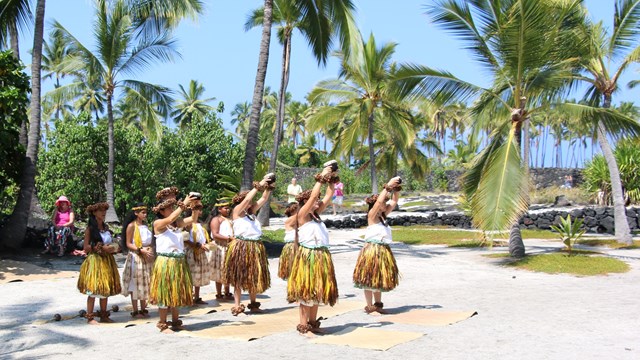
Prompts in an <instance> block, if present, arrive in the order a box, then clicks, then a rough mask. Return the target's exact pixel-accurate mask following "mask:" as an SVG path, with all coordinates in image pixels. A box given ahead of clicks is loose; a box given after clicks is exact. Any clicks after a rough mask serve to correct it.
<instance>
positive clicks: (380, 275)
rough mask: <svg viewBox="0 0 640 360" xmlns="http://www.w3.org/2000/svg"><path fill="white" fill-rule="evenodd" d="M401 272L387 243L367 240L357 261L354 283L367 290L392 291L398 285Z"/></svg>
mask: <svg viewBox="0 0 640 360" xmlns="http://www.w3.org/2000/svg"><path fill="white" fill-rule="evenodd" d="M399 278H400V272H399V271H398V265H397V264H396V259H395V257H394V256H393V252H391V248H389V245H387V244H380V243H372V242H367V243H366V244H365V245H364V247H363V248H362V250H360V255H358V260H357V261H356V267H355V269H354V270H353V283H354V285H355V286H356V287H358V288H362V289H366V290H378V291H390V290H393V289H394V288H395V287H396V286H398V283H399Z"/></svg>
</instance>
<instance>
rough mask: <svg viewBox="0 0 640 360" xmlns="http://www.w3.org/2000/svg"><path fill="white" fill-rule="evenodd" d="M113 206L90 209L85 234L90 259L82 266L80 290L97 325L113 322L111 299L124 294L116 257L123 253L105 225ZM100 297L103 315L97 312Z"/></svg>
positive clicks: (98, 205) (89, 321)
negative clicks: (96, 318) (108, 302)
mask: <svg viewBox="0 0 640 360" xmlns="http://www.w3.org/2000/svg"><path fill="white" fill-rule="evenodd" d="M108 208H109V204H107V203H97V204H93V205H90V206H88V207H87V214H88V215H89V223H88V225H87V230H86V231H85V233H84V251H85V253H86V254H87V257H86V258H85V259H84V262H83V263H82V266H81V267H80V276H79V277H78V290H79V291H80V292H81V293H83V294H85V295H87V296H88V297H87V314H86V315H85V317H86V319H87V322H88V323H89V324H92V325H94V324H97V321H96V320H95V319H94V317H95V316H96V315H98V316H99V317H100V322H102V323H111V322H113V320H111V319H110V318H109V315H110V313H109V312H108V311H107V300H108V297H109V296H113V295H117V294H120V290H121V286H120V275H119V274H118V266H117V265H116V261H115V259H114V257H113V254H114V253H117V252H118V251H119V246H118V244H117V243H115V242H113V236H112V234H111V231H109V227H108V226H107V224H106V223H105V222H104V218H105V216H106V214H107V209H108ZM96 298H98V299H100V312H99V313H97V314H94V313H93V309H94V305H95V301H96Z"/></svg>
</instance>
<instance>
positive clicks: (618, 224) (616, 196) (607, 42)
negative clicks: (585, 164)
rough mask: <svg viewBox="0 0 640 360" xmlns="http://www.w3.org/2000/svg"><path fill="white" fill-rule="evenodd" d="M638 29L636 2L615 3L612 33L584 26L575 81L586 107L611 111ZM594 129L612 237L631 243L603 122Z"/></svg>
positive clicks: (635, 50) (639, 4) (638, 49)
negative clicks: (603, 164) (606, 178)
mask: <svg viewBox="0 0 640 360" xmlns="http://www.w3.org/2000/svg"><path fill="white" fill-rule="evenodd" d="M639 27H640V0H616V1H615V3H614V18H613V32H612V33H609V32H608V31H607V30H606V29H605V28H604V26H603V24H602V22H599V23H591V22H589V21H585V22H584V31H583V34H584V35H585V37H584V40H585V41H587V42H588V43H589V44H591V47H590V50H591V51H590V52H589V54H588V55H587V56H585V59H584V60H585V61H584V65H583V66H584V75H583V76H580V77H579V79H580V80H582V81H584V82H586V83H587V84H589V89H588V90H587V92H586V94H585V99H587V100H588V103H589V105H591V106H598V107H600V106H601V107H603V108H605V109H609V108H610V107H611V101H612V99H613V93H614V92H616V90H618V80H619V78H620V76H621V75H622V74H623V73H624V72H625V71H626V70H627V69H628V68H629V66H630V65H631V64H633V63H637V62H638V61H640V46H639V45H638V40H639V39H640V37H639V36H638V28H639ZM595 129H596V131H597V137H598V143H599V145H600V149H602V155H603V156H604V158H605V159H606V161H607V165H608V167H609V174H610V176H611V190H612V197H613V209H614V218H615V236H616V238H617V239H618V241H619V242H621V243H625V244H631V243H632V241H633V240H632V237H631V231H630V229H629V223H628V222H627V215H626V210H625V207H624V198H623V193H622V182H621V181H620V171H619V169H618V165H617V163H616V158H615V155H614V153H613V150H612V149H611V145H610V144H609V140H608V139H607V129H608V126H607V124H606V119H605V118H599V119H598V120H597V123H596V124H595Z"/></svg>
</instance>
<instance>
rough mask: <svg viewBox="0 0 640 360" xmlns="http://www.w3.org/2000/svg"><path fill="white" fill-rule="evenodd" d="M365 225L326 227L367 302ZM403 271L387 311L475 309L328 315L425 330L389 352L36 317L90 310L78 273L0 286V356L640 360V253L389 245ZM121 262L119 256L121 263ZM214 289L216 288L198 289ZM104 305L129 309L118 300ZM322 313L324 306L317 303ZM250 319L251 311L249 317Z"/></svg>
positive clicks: (275, 296) (356, 295) (339, 260)
mask: <svg viewBox="0 0 640 360" xmlns="http://www.w3.org/2000/svg"><path fill="white" fill-rule="evenodd" d="M363 233H364V230H363V229H360V230H330V234H331V239H332V242H333V243H334V244H336V246H335V247H334V248H333V249H332V252H333V258H334V262H335V265H336V274H337V278H338V282H339V289H340V294H341V299H345V300H360V301H362V302H363V305H362V306H364V299H363V296H362V293H361V291H360V290H358V289H356V288H354V287H353V285H352V283H351V273H352V270H353V265H354V263H355V259H356V257H357V254H358V251H359V249H360V247H361V246H362V242H361V241H359V240H357V239H358V237H359V236H360V235H361V234H363ZM526 245H527V250H528V251H529V252H538V251H546V250H548V249H550V248H552V247H558V246H559V244H558V243H557V242H547V241H528V242H527V244H526ZM392 248H393V250H394V252H395V254H396V257H397V261H398V265H399V267H400V270H401V272H402V280H401V284H400V286H399V287H398V288H397V289H396V290H394V291H392V292H390V293H387V294H384V295H383V301H384V303H385V308H389V309H394V310H395V311H408V310H410V309H413V308H433V309H442V310H450V311H458V310H465V311H466V310H473V311H477V312H478V315H477V316H474V317H472V318H470V319H468V320H465V321H462V322H459V323H456V324H453V325H449V326H442V327H425V326H416V325H404V324H397V323H382V324H381V323H380V317H375V316H370V315H366V314H365V313H364V312H363V311H361V310H355V311H351V312H348V313H345V314H342V315H339V316H334V317H331V318H329V319H328V320H325V321H323V327H325V328H326V329H327V331H329V332H336V331H339V330H341V329H344V328H345V327H347V326H353V325H356V326H379V328H381V329H385V330H399V331H413V332H423V333H424V334H425V335H424V336H422V337H421V338H419V339H417V340H414V341H410V342H407V343H403V344H400V345H398V346H396V347H393V348H391V349H389V350H387V351H375V350H364V349H358V348H352V347H347V346H338V345H321V344H312V343H310V341H309V340H308V339H306V338H304V337H302V336H300V335H298V334H297V332H296V331H295V329H293V328H292V329H291V330H290V331H287V332H282V333H277V334H274V335H271V336H266V337H263V338H260V339H257V340H254V341H250V342H245V341H237V340H222V339H206V338H194V337H186V336H181V335H176V334H174V335H164V334H160V333H159V332H158V331H157V329H156V328H155V325H154V324H155V321H156V319H152V320H153V321H152V322H151V323H149V324H144V325H138V326H135V327H129V328H124V327H114V326H106V325H98V326H89V325H86V323H85V321H84V320H83V319H72V320H67V321H61V322H50V323H47V324H44V325H36V324H34V323H33V322H34V321H35V320H38V319H50V318H52V317H53V315H54V314H55V313H61V314H63V315H64V314H74V313H77V311H78V310H79V309H82V308H85V304H86V303H85V299H86V298H85V297H84V296H83V295H81V294H79V293H78V292H77V290H76V287H75V284H76V278H64V279H55V280H37V281H25V282H15V283H6V284H0V313H1V314H2V315H1V316H0V338H1V339H2V341H1V342H0V358H1V359H35V358H51V359H89V358H94V359H95V358H98V359H102V358H108V359H132V358H133V357H138V358H144V359H147V358H148V359H213V358H224V359H240V358H243V359H272V358H281V359H290V358H294V357H297V358H304V359H338V358H340V359H341V358H349V359H382V358H384V359H398V358H403V359H567V358H568V359H576V358H580V359H639V358H640V306H639V302H640V250H610V251H608V253H609V254H610V255H611V256H616V257H619V258H621V259H623V260H625V261H627V262H628V263H629V264H630V265H631V268H632V269H631V271H630V272H628V273H625V274H616V275H610V276H596V277H575V276H569V275H548V274H542V273H531V272H526V271H520V270H514V269H511V268H507V267H503V266H500V264H499V261H500V260H496V259H490V258H486V257H483V256H482V255H483V254H487V253H490V252H495V251H505V250H504V249H499V248H495V249H494V250H484V249H453V248H446V247H442V246H407V245H404V244H394V245H393V246H392ZM45 261H48V262H49V263H50V264H51V265H50V266H51V267H53V268H56V269H60V270H77V269H79V266H80V265H79V258H74V259H64V260H59V259H58V258H51V257H46V258H36V259H35V260H32V262H35V263H45ZM277 265H278V259H277V258H276V259H270V268H271V278H272V287H271V288H270V289H269V290H268V291H267V292H266V293H265V294H264V295H266V296H268V297H270V300H269V301H267V302H263V308H265V309H267V310H268V309H269V308H279V307H284V306H290V305H288V304H287V303H286V301H285V293H286V283H285V282H284V281H282V280H280V279H278V278H277V276H276V273H277ZM120 266H122V263H120ZM202 291H203V293H205V294H207V293H211V292H214V288H213V286H207V287H205V288H203V289H202ZM109 304H110V305H111V304H118V305H119V306H120V307H124V306H126V305H127V304H129V299H128V298H125V297H122V296H116V297H112V298H110V299H109ZM320 315H322V308H320ZM252 316H261V315H250V316H246V317H245V319H248V320H250V318H251V317H252ZM233 320H235V318H234V317H233V316H231V314H230V313H229V312H228V311H221V312H217V313H213V314H205V315H198V316H189V317H187V318H185V319H184V322H185V325H186V327H187V328H189V326H190V325H191V326H194V327H195V326H200V327H201V326H203V324H206V323H207V322H213V323H216V322H222V321H233Z"/></svg>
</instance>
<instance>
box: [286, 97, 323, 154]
mask: <svg viewBox="0 0 640 360" xmlns="http://www.w3.org/2000/svg"><path fill="white" fill-rule="evenodd" d="M308 109H309V105H308V104H306V103H301V102H299V101H292V102H290V103H289V104H287V114H289V121H288V122H287V128H286V129H285V136H286V137H287V138H289V139H291V140H292V141H293V146H294V147H296V146H297V145H298V135H299V136H300V137H304V136H305V129H304V127H305V124H306V122H307V119H306V112H307V110H308ZM325 150H326V149H325Z"/></svg>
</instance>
